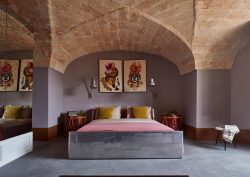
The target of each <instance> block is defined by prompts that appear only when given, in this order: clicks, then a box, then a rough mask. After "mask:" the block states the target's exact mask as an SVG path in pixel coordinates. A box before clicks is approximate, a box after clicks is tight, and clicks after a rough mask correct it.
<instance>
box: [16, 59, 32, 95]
mask: <svg viewBox="0 0 250 177" xmlns="http://www.w3.org/2000/svg"><path fill="white" fill-rule="evenodd" d="M32 88H33V60H32V59H25V60H21V67H20V74H19V91H32Z"/></svg>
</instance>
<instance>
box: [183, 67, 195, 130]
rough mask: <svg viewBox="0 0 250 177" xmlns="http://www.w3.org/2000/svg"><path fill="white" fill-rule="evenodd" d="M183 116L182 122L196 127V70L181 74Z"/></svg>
mask: <svg viewBox="0 0 250 177" xmlns="http://www.w3.org/2000/svg"><path fill="white" fill-rule="evenodd" d="M183 90H184V118H183V123H185V124H187V125H191V126H192V127H196V111H197V110H196V104H197V95H196V93H197V71H193V72H191V73H188V74H185V75H183Z"/></svg>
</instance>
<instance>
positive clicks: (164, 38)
mask: <svg viewBox="0 0 250 177" xmlns="http://www.w3.org/2000/svg"><path fill="white" fill-rule="evenodd" d="M101 51H137V52H144V53H150V54H157V55H160V56H162V57H164V58H167V59H169V60H170V61H171V62H173V63H174V64H175V65H177V67H178V69H179V71H180V73H181V74H184V73H187V72H190V71H192V70H194V68H195V67H194V57H193V54H192V51H191V50H190V46H189V45H187V42H186V41H183V40H182V39H181V37H179V35H177V34H176V33H175V32H174V31H173V30H170V29H167V27H166V26H163V25H162V24H159V23H157V22H156V21H153V20H152V19H150V18H147V17H145V16H144V15H143V14H142V13H139V12H138V11H136V10H134V9H132V8H127V7H125V8H120V9H117V10H115V11H113V12H111V13H108V14H105V15H103V16H101V17H99V18H96V19H93V20H89V21H87V22H84V23H81V24H79V25H77V26H75V27H73V28H72V29H71V30H70V31H68V32H67V33H65V34H64V35H63V36H61V37H60V38H58V39H57V41H56V42H55V43H54V46H53V51H52V57H51V61H50V67H52V68H54V69H55V70H57V71H60V72H62V73H63V72H64V71H65V68H66V67H67V65H68V64H69V63H70V62H72V61H73V60H74V59H76V58H78V57H80V56H83V55H87V54H90V53H95V52H101Z"/></svg>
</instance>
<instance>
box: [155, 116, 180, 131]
mask: <svg viewBox="0 0 250 177" xmlns="http://www.w3.org/2000/svg"><path fill="white" fill-rule="evenodd" d="M160 122H161V123H162V124H164V125H167V126H168V127H170V128H172V129H174V130H177V131H178V130H181V117H179V116H166V115H161V116H160Z"/></svg>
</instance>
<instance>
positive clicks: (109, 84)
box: [99, 60, 122, 93]
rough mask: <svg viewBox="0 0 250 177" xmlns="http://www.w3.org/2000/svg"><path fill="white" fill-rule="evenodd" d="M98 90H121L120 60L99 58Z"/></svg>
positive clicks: (110, 91)
mask: <svg viewBox="0 0 250 177" xmlns="http://www.w3.org/2000/svg"><path fill="white" fill-rule="evenodd" d="M99 91H100V92H105V93H112V92H122V61H121V60H99Z"/></svg>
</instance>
